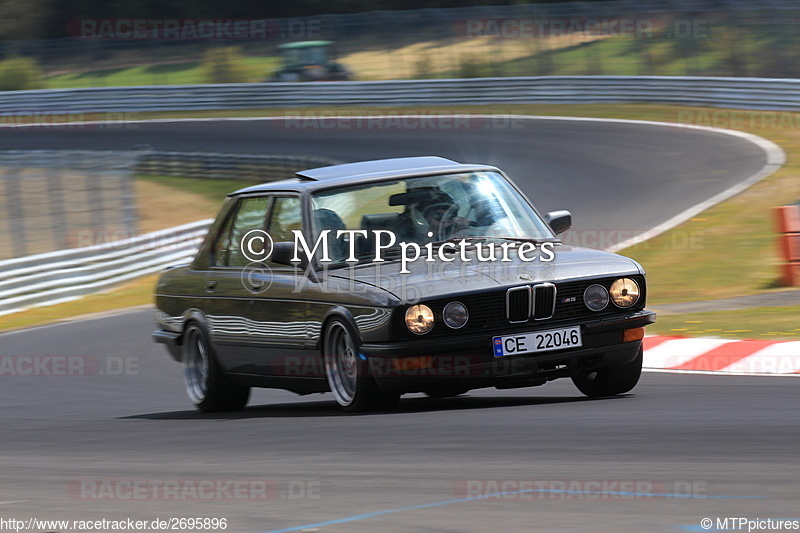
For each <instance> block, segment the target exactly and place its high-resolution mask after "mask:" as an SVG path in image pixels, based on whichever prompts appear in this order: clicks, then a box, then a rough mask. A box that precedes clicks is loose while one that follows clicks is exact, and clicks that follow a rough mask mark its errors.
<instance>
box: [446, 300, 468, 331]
mask: <svg viewBox="0 0 800 533" xmlns="http://www.w3.org/2000/svg"><path fill="white" fill-rule="evenodd" d="M442 320H444V323H445V324H446V325H447V327H448V328H453V329H459V328H463V327H464V324H466V323H467V320H469V312H468V311H467V306H466V305H464V304H462V303H461V302H450V303H449V304H447V305H445V306H444V310H443V311H442Z"/></svg>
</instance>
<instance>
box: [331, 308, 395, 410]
mask: <svg viewBox="0 0 800 533" xmlns="http://www.w3.org/2000/svg"><path fill="white" fill-rule="evenodd" d="M322 346H323V354H322V355H323V358H324V359H325V377H326V378H327V380H328V386H329V387H330V389H331V392H332V393H333V397H334V398H336V402H337V403H338V404H339V405H340V406H341V408H342V409H344V410H345V411H348V412H358V411H374V410H381V409H390V408H392V407H394V406H395V405H396V404H397V401H398V400H399V399H400V395H399V394H389V393H385V392H383V391H381V390H380V389H379V388H378V385H377V384H376V383H375V380H374V379H373V378H372V376H370V375H369V370H368V366H367V362H366V361H365V360H363V359H362V358H361V356H360V355H359V353H358V345H357V344H356V336H355V334H354V333H353V332H352V331H351V328H350V327H349V326H348V325H347V324H345V323H344V322H343V321H342V320H339V319H338V318H337V319H334V320H332V321H331V322H330V323H329V324H328V326H327V327H326V328H325V336H324V337H323V345H322Z"/></svg>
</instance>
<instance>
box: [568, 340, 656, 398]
mask: <svg viewBox="0 0 800 533" xmlns="http://www.w3.org/2000/svg"><path fill="white" fill-rule="evenodd" d="M643 359H644V350H643V349H642V348H639V353H638V354H637V355H636V359H634V360H633V361H631V362H630V363H625V364H624V365H618V366H612V367H609V368H602V369H600V370H597V371H596V372H582V373H580V374H578V375H575V376H572V382H573V383H574V384H575V386H576V387H578V390H579V391H581V392H582V393H583V394H585V395H586V396H589V397H590V398H599V397H603V396H616V395H617V394H625V393H626V392H629V391H631V390H632V389H633V388H634V387H635V386H636V384H637V383H638V382H639V377H640V376H641V375H642V361H643Z"/></svg>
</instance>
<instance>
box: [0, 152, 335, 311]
mask: <svg viewBox="0 0 800 533" xmlns="http://www.w3.org/2000/svg"><path fill="white" fill-rule="evenodd" d="M74 161H78V162H79V163H80V164H79V165H76V164H72V163H73V162H74ZM338 162H339V161H337V160H333V159H329V158H324V157H315V156H302V155H286V156H282V155H252V154H223V153H219V154H216V153H199V152H197V153H194V152H159V151H139V152H103V151H98V152H90V151H81V152H75V151H64V152H56V151H31V152H22V151H14V152H0V171H2V170H5V171H7V172H11V174H10V176H3V175H2V174H0V177H2V178H4V181H5V182H6V188H7V191H6V192H7V193H8V192H9V191H11V192H12V193H13V192H14V191H15V190H16V189H13V188H12V189H9V188H8V187H9V185H8V184H10V183H16V181H19V180H22V181H23V182H26V183H27V182H31V183H32V187H34V189H35V191H33V192H31V193H30V194H23V193H22V192H24V191H18V192H17V193H15V194H7V195H6V204H8V206H15V205H16V206H18V207H19V208H18V209H16V210H13V212H12V210H8V209H7V210H6V211H8V212H5V211H3V210H2V209H0V215H3V216H0V226H1V225H2V223H3V222H8V223H9V224H10V226H13V227H14V228H16V231H14V232H10V233H9V234H10V235H12V236H13V237H14V239H15V243H17V244H19V242H20V239H24V238H25V235H26V234H28V233H34V232H33V231H32V229H37V232H36V233H45V234H47V233H52V234H53V238H52V239H50V240H51V241H53V242H52V243H50V245H51V248H52V247H56V248H57V247H61V248H63V247H65V246H69V245H70V239H68V238H65V239H60V238H56V237H59V236H61V234H65V235H69V234H70V233H81V231H78V230H77V229H76V228H77V227H81V228H84V231H83V232H84V233H89V234H90V235H89V236H90V237H92V236H94V233H98V234H102V235H106V234H108V235H111V236H113V235H115V234H116V232H114V231H108V230H109V228H112V229H113V227H112V226H110V225H109V222H108V220H107V217H104V216H99V215H98V209H100V208H101V207H103V205H105V204H108V205H112V203H111V202H110V200H106V201H104V202H101V201H100V200H99V199H98V198H100V197H99V196H97V195H96V194H95V195H94V196H92V197H91V198H88V199H87V198H84V196H85V195H84V194H77V193H76V194H77V196H75V194H66V189H67V188H69V189H70V190H71V191H72V193H75V190H77V191H78V193H83V192H85V191H86V190H93V189H92V188H95V189H96V188H98V187H99V186H100V184H101V182H102V184H103V185H104V186H105V187H106V188H112V189H113V190H114V191H116V193H117V196H119V198H117V201H116V203H115V204H113V206H112V207H114V209H116V210H118V211H120V212H122V213H123V214H125V213H128V211H130V212H133V211H132V210H133V202H132V198H131V196H130V194H129V193H128V192H125V193H124V194H122V192H120V191H123V192H124V191H128V189H130V184H129V183H128V176H129V175H130V174H131V173H138V174H152V175H158V176H184V177H192V178H200V179H232V180H239V181H251V182H256V183H262V182H267V181H276V180H280V179H285V178H290V177H292V176H293V175H294V173H295V172H297V171H299V170H305V169H308V168H313V167H318V166H327V165H331V164H336V163H338ZM34 164H35V166H36V167H37V168H39V169H42V170H41V172H44V175H45V177H48V176H49V177H50V178H51V180H52V179H55V178H53V176H55V177H59V176H61V174H60V173H64V172H69V173H77V174H78V175H77V178H76V179H78V183H77V185H76V184H74V183H71V182H70V183H69V184H67V183H66V181H64V180H66V178H63V179H61V181H57V182H55V183H56V184H57V185H58V186H52V184H51V186H50V188H49V189H48V195H47V196H48V198H50V203H47V202H43V201H42V195H41V191H42V190H43V188H44V187H45V186H47V185H48V183H50V182H43V183H42V184H40V183H38V181H37V180H40V176H39V174H40V173H41V172H40V173H34V174H32V175H27V174H25V173H24V172H23V170H24V169H27V168H28V167H29V166H33V165H34ZM62 167H64V168H62ZM109 168H113V170H114V172H115V173H114V174H113V175H110V174H109V170H108V169H109ZM53 173H54V174H53ZM51 174H52V176H51ZM118 174H119V175H118ZM92 176H94V177H95V178H97V179H98V180H101V182H98V183H95V182H94V181H91V180H89V178H90V177H92ZM41 179H44V178H41ZM26 180H27V181H26ZM31 180H33V181H31ZM120 180H122V181H120ZM84 181H85V183H84ZM105 182H108V183H105ZM62 189H64V190H62ZM54 195H59V196H58V197H57V200H58V201H57V202H56V204H57V206H58V209H55V208H53V206H52V205H50V204H51V203H53V202H52V200H53V196H54ZM73 196H75V197H74V198H73ZM0 207H2V206H0ZM34 207H35V208H36V209H33V208H34ZM17 211H18V212H17ZM32 211H36V213H37V215H36V217H34V218H35V220H33V221H32V220H29V218H30V213H31V212H32ZM73 212H78V213H79V214H86V215H87V216H88V217H89V218H90V219H92V220H93V221H94V225H91V224H89V222H87V221H82V222H81V223H82V224H83V225H82V226H75V223H74V221H73V220H72V218H74V216H67V215H65V214H64V213H73ZM4 213H5V215H4ZM126 216H128V218H130V216H131V215H130V213H128V215H126ZM84 218H85V217H84ZM39 219H44V220H45V222H46V224H43V223H41V221H39ZM126 220H127V219H126ZM34 222H36V224H38V225H36V226H35V228H34V227H33V225H34ZM211 222H212V221H211V220H203V221H200V222H196V223H192V224H186V225H182V226H178V227H175V228H172V229H168V230H164V231H157V232H153V233H148V234H145V235H138V236H135V237H132V238H126V239H124V240H116V241H111V242H107V243H104V244H100V245H94V246H85V247H81V248H71V249H69V248H68V249H60V250H57V251H50V252H45V253H38V254H34V255H25V256H23V257H17V258H14V259H7V260H2V261H0V316H2V315H6V314H11V313H16V312H19V311H23V310H26V309H28V308H31V307H36V306H42V305H52V304H55V303H60V302H65V301H70V300H75V299H77V298H80V297H81V296H84V295H86V294H90V293H93V292H97V291H99V290H103V289H106V288H108V287H111V286H113V285H115V284H118V283H121V282H124V281H128V280H130V279H133V278H136V277H139V276H143V275H146V274H150V273H154V272H158V271H160V270H162V269H164V268H166V267H168V266H170V265H174V264H179V263H186V262H188V261H189V260H191V258H192V257H193V256H194V254H195V253H196V251H197V246H198V245H199V243H200V241H201V240H202V238H203V237H204V236H205V233H206V232H207V231H208V227H209V225H210V224H211ZM48 224H49V225H48ZM22 229H27V230H28V231H22ZM123 229H124V230H125V231H121V232H119V233H120V234H122V235H127V236H130V235H132V234H135V233H136V232H135V228H134V226H133V225H126V226H124V227H123ZM48 230H49V231H48ZM23 242H24V241H23ZM53 243H55V244H53ZM39 244H40V246H44V244H41V243H39ZM72 245H73V246H74V244H72ZM23 248H24V247H23ZM45 249H47V248H45Z"/></svg>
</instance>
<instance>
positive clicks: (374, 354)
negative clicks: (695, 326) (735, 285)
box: [360, 310, 655, 393]
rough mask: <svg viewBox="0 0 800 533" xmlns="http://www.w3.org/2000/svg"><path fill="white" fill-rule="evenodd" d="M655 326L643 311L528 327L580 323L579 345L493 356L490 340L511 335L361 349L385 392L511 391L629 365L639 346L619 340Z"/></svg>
mask: <svg viewBox="0 0 800 533" xmlns="http://www.w3.org/2000/svg"><path fill="white" fill-rule="evenodd" d="M653 322H655V313H654V312H652V311H648V310H642V311H637V312H635V313H631V314H629V315H625V316H622V317H608V318H604V319H597V320H592V321H586V322H579V321H572V322H570V323H559V324H557V325H556V324H536V325H532V326H530V328H528V329H524V332H526V333H531V332H535V331H536V330H548V329H554V328H562V327H569V326H576V325H580V327H581V336H582V339H583V345H582V346H581V347H580V348H578V349H575V348H566V349H562V350H554V351H550V352H544V353H537V354H530V355H516V356H505V357H495V356H494V351H493V349H492V337H494V336H496V335H510V334H513V333H509V332H503V331H491V332H483V333H480V334H470V335H457V336H453V337H449V338H440V339H430V340H427V339H419V340H416V339H415V340H411V341H406V342H396V343H380V344H378V343H375V344H364V345H362V346H361V350H360V351H361V353H362V355H363V356H364V357H365V358H366V359H367V360H368V361H369V365H370V372H371V374H372V376H373V377H374V378H375V380H376V382H377V383H378V385H379V386H380V388H381V389H384V390H387V391H393V392H401V393H402V392H419V391H428V390H435V389H436V388H438V387H440V386H442V385H443V384H445V382H446V384H447V386H448V387H452V388H455V389H464V390H467V389H473V388H481V387H490V386H495V387H498V388H513V387H523V386H530V385H538V384H542V383H544V382H546V381H548V380H551V379H556V378H559V377H566V376H570V375H573V374H575V373H577V372H579V371H580V372H584V371H592V370H596V369H600V368H603V367H608V366H616V365H621V364H625V363H629V362H631V361H633V360H634V359H635V358H636V356H637V355H638V354H639V350H640V349H641V346H642V342H641V341H640V340H634V341H630V342H623V333H624V331H625V330H629V329H635V328H641V327H645V326H647V325H648V324H652V323H653Z"/></svg>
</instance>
